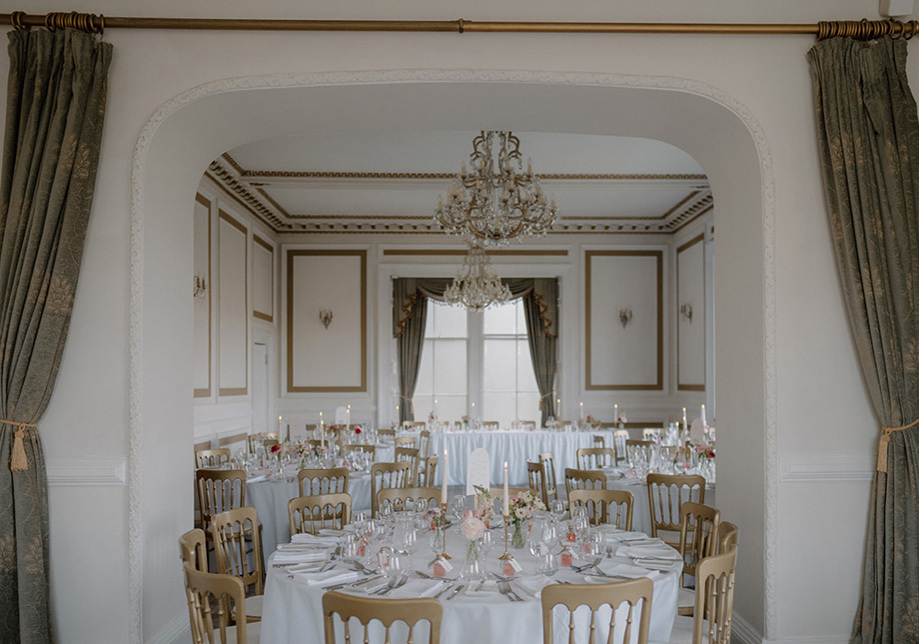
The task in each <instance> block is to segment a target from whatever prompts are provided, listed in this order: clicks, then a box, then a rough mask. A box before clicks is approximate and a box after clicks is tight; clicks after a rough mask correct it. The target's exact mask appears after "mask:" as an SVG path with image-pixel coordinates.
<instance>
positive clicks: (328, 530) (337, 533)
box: [319, 528, 346, 543]
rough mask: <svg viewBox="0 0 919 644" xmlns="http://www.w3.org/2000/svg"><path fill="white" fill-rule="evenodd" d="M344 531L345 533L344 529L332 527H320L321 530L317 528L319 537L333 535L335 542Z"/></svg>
mask: <svg viewBox="0 0 919 644" xmlns="http://www.w3.org/2000/svg"><path fill="white" fill-rule="evenodd" d="M345 533H346V531H345V530H335V529H333V528H322V529H321V530H319V536H320V537H335V538H336V543H337V537H340V536H341V535H343V534H345Z"/></svg>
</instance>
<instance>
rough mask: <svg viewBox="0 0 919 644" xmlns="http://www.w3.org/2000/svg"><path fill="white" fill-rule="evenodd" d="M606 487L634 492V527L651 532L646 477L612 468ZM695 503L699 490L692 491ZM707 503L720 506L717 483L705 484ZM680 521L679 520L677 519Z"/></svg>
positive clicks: (668, 536)
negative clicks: (623, 474) (624, 473)
mask: <svg viewBox="0 0 919 644" xmlns="http://www.w3.org/2000/svg"><path fill="white" fill-rule="evenodd" d="M606 489H607V490H625V491H626V492H631V493H632V498H633V501H632V529H633V530H638V531H639V532H644V533H646V534H650V533H651V503H650V501H649V500H648V484H647V482H646V481H645V478H644V477H643V476H642V477H634V476H622V474H621V473H620V472H619V470H611V471H609V472H607V478H606ZM690 500H692V501H693V502H695V503H699V502H700V500H699V492H698V490H694V491H693V493H692V497H691V499H690ZM704 501H705V505H709V506H712V507H718V506H717V505H715V485H714V484H709V485H706V486H705V499H704ZM671 511H672V512H673V516H675V517H679V516H680V509H679V508H678V507H673V508H672V510H671ZM677 523H679V520H678V521H677ZM677 536H679V535H677ZM667 538H668V539H670V538H671V535H669V534H668V535H667Z"/></svg>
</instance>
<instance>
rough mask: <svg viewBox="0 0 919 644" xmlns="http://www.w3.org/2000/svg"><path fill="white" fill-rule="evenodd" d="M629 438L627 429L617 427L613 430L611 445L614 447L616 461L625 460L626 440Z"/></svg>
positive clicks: (626, 453) (621, 461)
mask: <svg viewBox="0 0 919 644" xmlns="http://www.w3.org/2000/svg"><path fill="white" fill-rule="evenodd" d="M628 440H629V430H627V429H617V430H614V431H613V447H614V448H615V449H616V463H617V464H618V463H623V462H626V459H627V458H628V448H627V446H626V442H627V441H628Z"/></svg>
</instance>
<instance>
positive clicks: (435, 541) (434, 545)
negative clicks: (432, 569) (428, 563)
mask: <svg viewBox="0 0 919 644" xmlns="http://www.w3.org/2000/svg"><path fill="white" fill-rule="evenodd" d="M431 550H433V551H434V554H435V555H437V556H440V554H441V553H443V551H444V528H443V526H437V527H435V528H434V530H432V531H431Z"/></svg>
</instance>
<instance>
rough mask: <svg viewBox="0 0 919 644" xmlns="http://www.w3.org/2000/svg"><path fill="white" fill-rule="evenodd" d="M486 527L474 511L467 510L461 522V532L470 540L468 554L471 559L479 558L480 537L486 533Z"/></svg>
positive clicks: (467, 548)
mask: <svg viewBox="0 0 919 644" xmlns="http://www.w3.org/2000/svg"><path fill="white" fill-rule="evenodd" d="M486 529H487V528H486V527H485V524H484V523H483V522H482V520H481V519H479V518H478V517H476V516H475V514H474V513H473V512H467V513H466V517H465V518H464V519H463V522H462V523H460V532H462V533H463V536H464V537H466V539H467V540H468V541H469V544H468V546H467V547H466V556H467V558H468V559H469V560H473V561H474V560H476V559H478V558H479V547H478V544H479V539H481V538H482V535H483V534H485V530H486Z"/></svg>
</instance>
